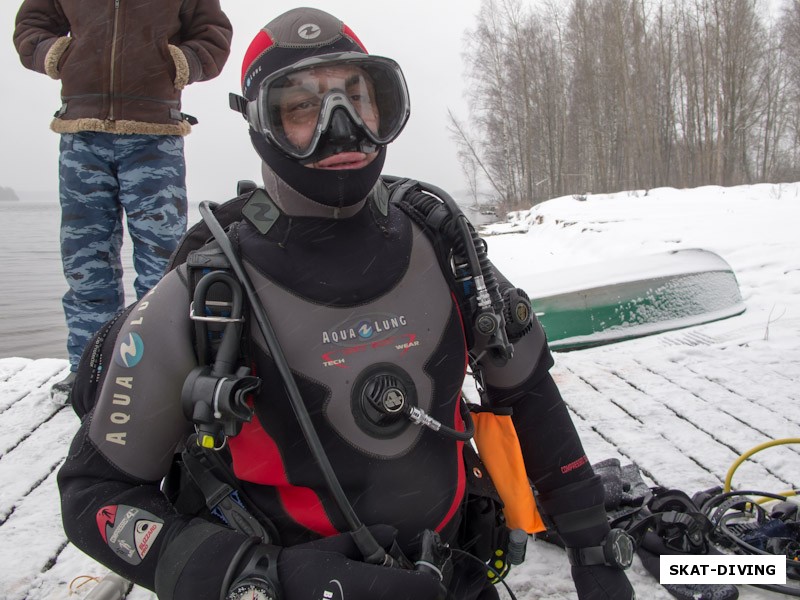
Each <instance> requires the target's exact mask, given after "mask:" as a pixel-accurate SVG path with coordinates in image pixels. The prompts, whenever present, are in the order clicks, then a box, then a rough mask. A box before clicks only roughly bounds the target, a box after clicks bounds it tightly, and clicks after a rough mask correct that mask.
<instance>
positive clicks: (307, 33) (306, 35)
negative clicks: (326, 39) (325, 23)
mask: <svg viewBox="0 0 800 600" xmlns="http://www.w3.org/2000/svg"><path fill="white" fill-rule="evenodd" d="M320 33H322V30H321V29H320V28H319V25H317V24H315V23H306V24H305V25H300V27H299V29H298V30H297V35H299V36H300V37H301V38H303V39H304V40H315V39H317V38H318V37H319V34H320Z"/></svg>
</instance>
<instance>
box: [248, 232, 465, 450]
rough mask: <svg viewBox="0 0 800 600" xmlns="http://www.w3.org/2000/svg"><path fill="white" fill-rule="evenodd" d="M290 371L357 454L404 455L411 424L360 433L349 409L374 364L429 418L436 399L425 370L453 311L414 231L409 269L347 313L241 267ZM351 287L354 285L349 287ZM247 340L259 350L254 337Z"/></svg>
mask: <svg viewBox="0 0 800 600" xmlns="http://www.w3.org/2000/svg"><path fill="white" fill-rule="evenodd" d="M246 268H247V271H248V275H249V276H250V277H251V278H252V281H253V285H254V286H255V288H256V290H257V291H258V295H259V297H260V299H261V301H262V302H263V304H264V307H265V308H266V310H267V313H268V315H269V316H270V320H271V322H272V326H273V328H274V329H275V333H276V335H277V337H278V340H279V342H280V344H281V346H282V349H283V352H284V354H285V355H286V359H287V361H288V363H289V365H290V367H291V369H292V370H293V371H294V372H295V373H298V374H300V375H302V376H303V377H305V378H307V379H309V380H312V381H314V382H317V383H318V384H320V385H322V386H324V387H325V388H326V390H328V397H327V399H326V402H325V406H324V416H325V419H326V421H327V423H328V424H329V425H330V427H331V429H332V430H333V431H335V432H336V434H338V435H339V436H340V437H341V438H342V439H344V440H346V441H347V442H348V443H349V444H350V445H352V446H355V447H356V448H357V449H358V450H360V451H362V452H364V453H366V454H369V455H374V456H377V457H381V458H393V457H397V456H399V455H401V454H403V453H405V452H407V451H408V450H409V449H411V448H412V447H413V445H414V443H415V441H416V439H417V438H418V437H419V435H420V432H421V430H420V428H419V427H418V426H415V425H412V426H410V427H406V428H404V429H403V430H402V431H400V432H398V433H397V434H396V435H391V436H375V435H372V434H371V433H369V432H368V431H366V430H365V429H364V428H363V427H362V426H359V423H358V422H357V420H356V417H355V416H354V410H353V409H352V407H351V399H352V397H353V389H354V386H355V385H356V384H357V382H358V381H359V375H361V374H362V373H364V372H365V371H367V370H372V369H375V368H376V365H382V364H385V365H393V368H399V369H401V370H402V372H404V374H406V375H407V376H408V377H409V378H410V380H411V381H412V382H413V387H414V388H415V389H416V404H417V406H419V407H420V408H421V409H422V410H424V411H426V412H428V411H430V409H431V406H432V404H433V403H434V402H435V401H436V400H437V399H436V398H435V397H434V393H435V386H434V383H433V382H432V381H431V378H430V376H429V375H428V374H427V373H426V371H425V365H426V363H427V361H428V360H429V359H430V358H431V355H432V354H433V353H434V352H435V350H436V348H437V346H438V345H439V344H440V341H441V339H442V336H443V334H444V331H445V329H446V327H447V323H448V320H449V318H450V314H451V311H452V306H453V304H452V298H451V293H450V289H449V287H448V285H447V282H446V281H445V279H444V277H443V275H442V273H441V270H440V268H439V264H438V262H437V260H436V256H435V254H434V250H433V248H432V247H431V245H430V242H429V241H428V240H427V238H426V237H425V235H424V234H423V233H422V232H421V231H420V230H419V229H417V228H416V227H415V228H414V243H413V245H412V252H411V257H410V262H409V267H408V270H407V271H406V273H405V274H404V276H403V277H402V278H401V279H400V280H399V281H398V282H397V283H396V284H395V285H394V286H393V287H392V288H391V289H389V290H388V291H387V292H386V293H385V294H384V295H383V296H381V297H380V298H378V299H376V300H374V301H371V302H368V303H365V304H361V305H358V306H352V307H345V308H342V307H329V306H323V305H320V304H318V303H314V302H310V301H308V300H305V299H303V298H300V297H298V296H296V295H295V294H293V293H291V292H290V291H289V290H287V289H285V288H283V287H281V286H279V285H277V284H275V283H274V282H273V281H271V280H270V279H269V278H267V277H265V276H264V275H262V274H260V273H258V272H257V271H255V270H254V269H253V268H252V267H251V266H250V265H249V264H248V265H246ZM352 285H354V286H357V285H359V283H358V281H353V282H352ZM252 336H253V339H254V340H255V341H256V343H257V344H258V345H259V346H260V347H261V348H262V350H263V349H265V347H266V344H265V342H264V338H263V337H262V335H261V333H260V331H259V330H258V328H257V327H256V326H255V324H254V325H253V327H252Z"/></svg>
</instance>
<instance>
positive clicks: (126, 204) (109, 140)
mask: <svg viewBox="0 0 800 600" xmlns="http://www.w3.org/2000/svg"><path fill="white" fill-rule="evenodd" d="M59 197H60V201H61V260H62V264H63V267H64V276H65V277H66V280H67V284H68V285H69V290H68V291H67V293H66V294H64V297H63V299H62V304H63V306H64V315H65V316H66V321H67V329H68V332H69V333H68V337H67V351H68V353H69V361H70V367H71V368H72V370H73V371H74V370H75V369H76V368H77V365H78V361H79V360H80V356H81V352H82V351H83V348H84V346H86V343H87V342H88V341H89V339H90V338H91V337H92V335H93V334H94V333H95V332H96V331H97V330H98V329H99V328H100V326H101V325H103V323H105V322H106V321H107V320H108V319H110V318H111V317H112V316H114V314H115V313H116V312H117V311H119V310H121V309H122V308H123V307H124V306H125V295H124V289H123V284H122V263H121V260H120V251H121V248H122V237H123V226H122V216H123V211H124V213H125V216H126V223H127V227H128V232H129V234H130V237H131V240H132V242H133V265H134V268H135V270H136V275H137V277H136V280H135V282H134V289H135V290H136V296H137V298H141V297H142V296H143V295H144V294H145V293H146V292H147V291H148V290H149V289H150V288H151V287H153V286H154V285H155V284H156V283H158V280H159V279H160V278H161V276H162V274H163V272H164V268H165V267H166V265H167V262H168V260H169V257H170V255H171V253H172V251H173V250H174V249H175V247H176V245H177V243H178V241H179V240H180V238H181V236H182V235H183V234H184V232H185V231H186V218H187V217H186V214H187V203H186V166H185V162H184V156H183V138H182V137H180V136H156V135H115V134H109V133H99V132H91V131H87V132H82V133H76V134H63V135H62V136H61V152H60V156H59Z"/></svg>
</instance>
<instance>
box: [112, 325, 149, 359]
mask: <svg viewBox="0 0 800 600" xmlns="http://www.w3.org/2000/svg"><path fill="white" fill-rule="evenodd" d="M143 355H144V342H143V341H142V337H141V336H140V335H139V334H138V333H129V334H128V337H126V338H123V340H122V341H121V342H120V344H119V347H118V348H117V351H116V352H115V353H114V362H116V363H117V364H118V365H119V366H121V367H135V366H136V365H138V364H139V361H140V360H142V356H143Z"/></svg>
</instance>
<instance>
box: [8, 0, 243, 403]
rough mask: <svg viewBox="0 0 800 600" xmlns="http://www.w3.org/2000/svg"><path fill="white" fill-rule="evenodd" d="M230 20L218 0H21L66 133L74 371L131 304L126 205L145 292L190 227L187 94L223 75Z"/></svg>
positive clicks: (28, 49)
mask: <svg viewBox="0 0 800 600" xmlns="http://www.w3.org/2000/svg"><path fill="white" fill-rule="evenodd" d="M231 36H232V28H231V24H230V21H229V20H228V18H227V17H226V15H225V14H224V13H223V12H222V9H221V8H220V5H219V0H136V1H130V0H114V1H113V2H112V1H111V0H106V1H105V2H80V1H78V0H25V1H24V2H23V3H22V6H21V7H20V9H19V12H18V13H17V19H16V29H15V30H14V45H15V46H16V48H17V52H18V53H19V56H20V60H21V61H22V64H23V65H24V66H25V67H27V68H28V69H32V70H34V71H37V72H39V73H45V74H47V75H49V76H50V77H52V78H53V79H60V80H61V106H60V108H59V109H58V110H57V111H56V113H55V118H54V119H53V121H52V123H51V125H50V127H51V129H52V130H53V131H55V132H56V133H60V134H61V144H60V154H59V199H60V202H61V236H60V237H61V259H62V264H63V269H64V276H65V278H66V280H67V284H68V286H69V289H68V291H67V292H66V294H64V297H63V301H62V303H63V307H64V314H65V316H66V322H67V329H68V336H67V351H68V354H69V364H70V373H69V375H68V376H67V377H66V378H65V379H64V380H63V381H60V382H58V383H56V384H55V385H54V386H53V387H52V390H51V394H52V395H53V397H54V399H57V400H63V399H66V397H67V396H68V394H69V391H70V389H71V387H72V383H73V381H74V379H75V370H76V369H77V366H78V361H79V359H80V356H81V353H82V351H83V348H84V346H85V345H86V343H87V342H88V340H89V339H90V338H91V337H92V335H93V334H94V332H95V331H97V329H99V327H100V326H101V325H102V324H103V323H105V322H106V321H108V320H109V319H110V318H111V317H112V316H113V315H114V314H115V313H116V312H118V311H119V310H120V309H121V308H122V307H123V306H124V304H125V299H124V289H123V284H122V265H121V262H120V250H121V247H122V232H123V228H122V213H123V211H124V212H125V215H126V218H127V226H128V231H129V233H130V236H131V240H132V241H133V265H134V268H135V269H136V275H137V277H136V281H135V282H134V288H135V290H136V296H137V299H138V298H141V297H142V296H144V294H145V293H146V292H147V290H149V289H150V288H151V287H153V286H154V285H155V284H156V282H158V280H159V279H160V278H161V276H162V274H163V272H164V268H165V267H166V265H167V261H168V259H169V257H170V255H171V254H172V251H173V250H174V249H175V247H176V245H177V243H178V241H179V240H180V238H181V236H182V235H183V233H184V232H185V231H186V220H187V217H186V213H187V200H186V181H185V179H186V166H185V162H184V153H183V145H184V143H183V136H185V135H187V134H188V133H189V132H190V131H191V125H192V124H193V123H196V120H195V119H194V118H193V117H191V116H189V115H186V114H184V113H182V112H181V90H182V89H183V88H184V87H186V86H187V85H188V84H190V83H193V82H195V81H205V80H208V79H212V78H214V77H216V76H217V75H219V73H220V71H221V70H222V67H223V65H224V64H225V61H226V60H227V58H228V54H229V53H230V43H231Z"/></svg>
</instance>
